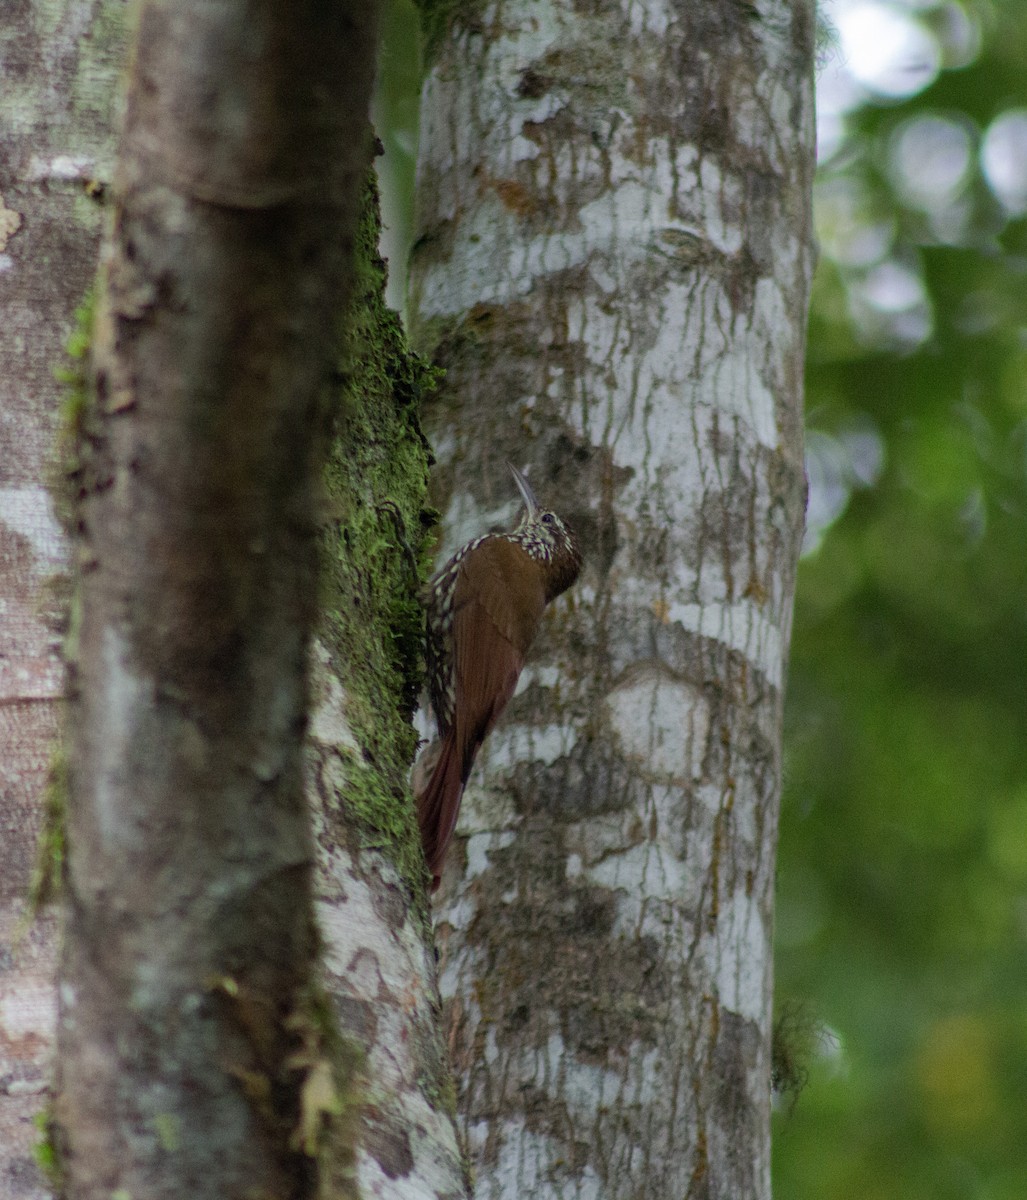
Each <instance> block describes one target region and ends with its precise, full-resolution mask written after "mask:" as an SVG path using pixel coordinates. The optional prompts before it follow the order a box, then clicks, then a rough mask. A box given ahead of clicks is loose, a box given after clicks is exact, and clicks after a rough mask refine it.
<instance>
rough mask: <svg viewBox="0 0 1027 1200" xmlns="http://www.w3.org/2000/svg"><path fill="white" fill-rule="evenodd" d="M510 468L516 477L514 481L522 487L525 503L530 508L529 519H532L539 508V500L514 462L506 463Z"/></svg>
mask: <svg viewBox="0 0 1027 1200" xmlns="http://www.w3.org/2000/svg"><path fill="white" fill-rule="evenodd" d="M506 465H507V466H508V467H509V468H510V473H511V474H512V475H513V477H514V482H515V483H516V484H517V486H518V488H520V492H521V495H522V496H523V497H524V504H525V507H526V508H527V510H528V520H529V521H530V520H532V518H533V517H534V516H535V514H536V513H537V512H538V510H539V502H538V500H536V499H535V493H534V492H533V491H532V490H531V484H530V483H528V481H527V479H525V478H524V476H523V475H522V474H521V472H520V471H518V470H517V468H516V467H515V466H514V465H513V463H507V464H506Z"/></svg>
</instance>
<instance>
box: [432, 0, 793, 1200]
mask: <svg viewBox="0 0 1027 1200" xmlns="http://www.w3.org/2000/svg"><path fill="white" fill-rule="evenodd" d="M812 20H813V16H812V5H811V4H807V3H805V2H804V0H795V2H794V3H785V2H782V0H760V2H759V3H757V4H754V5H744V6H743V5H737V4H734V3H727V2H726V0H713V2H711V3H709V4H697V5H690V6H680V5H673V4H671V3H669V2H666V0H647V2H643V3H640V2H637V0H623V2H622V3H620V4H616V3H614V4H607V5H601V6H597V7H595V8H593V9H590V10H588V11H587V12H586V11H583V10H582V9H581V8H580V6H572V5H570V4H560V3H543V4H539V3H536V2H528V0H523V2H518V0H507V2H503V3H497V4H490V5H488V6H487V7H486V8H485V10H484V11H483V12H479V13H477V14H476V16H475V19H474V22H473V26H471V27H469V28H464V27H461V26H459V25H458V26H457V27H456V28H455V29H454V30H453V31H452V34H451V37H450V38H449V40H448V41H447V42H446V43H445V44H444V45H443V46H442V48H441V50H440V51H439V53H438V57H437V59H436V61H435V63H434V65H433V68H432V70H431V72H430V74H429V77H428V80H427V83H426V86H425V92H424V103H423V111H422V135H421V138H422V140H421V159H420V167H419V191H418V200H419V208H420V213H419V228H418V231H417V232H418V236H419V240H418V242H417V245H416V249H415V255H414V261H413V278H412V288H411V301H412V313H413V321H414V322H415V326H416V328H417V330H419V338H420V341H421V343H422V345H424V346H425V347H427V348H429V349H431V350H434V351H435V352H436V353H437V354H438V356H439V357H440V359H441V361H442V362H443V363H444V365H446V367H447V368H448V372H449V374H448V379H447V385H448V391H447V394H446V396H445V407H444V408H442V407H441V406H440V409H439V411H438V412H437V413H436V414H435V416H434V417H433V422H434V424H433V428H432V429H431V432H432V434H433V436H434V438H435V445H436V451H437V454H438V457H439V472H438V479H439V482H440V499H441V500H442V501H443V503H444V505H445V507H446V518H447V528H448V537H447V546H446V547H444V549H443V553H444V552H445V550H446V549H448V548H449V547H450V546H452V545H454V544H456V543H458V542H459V541H461V540H463V539H464V538H467V537H470V536H473V535H475V534H477V533H481V532H484V530H485V529H486V528H487V527H488V526H489V524H490V523H491V522H493V521H494V520H495V518H496V516H497V515H499V514H500V513H501V512H502V508H501V505H502V499H503V497H505V496H506V495H509V493H510V489H509V488H508V487H507V486H506V484H505V481H504V479H503V469H502V465H501V464H502V459H503V458H504V457H511V458H513V459H514V460H515V461H518V462H520V463H523V462H525V461H526V460H529V459H530V460H531V461H532V463H533V464H534V470H533V473H532V477H533V480H534V482H535V483H536V485H537V487H536V490H538V491H539V492H540V493H541V494H542V496H543V498H544V499H546V500H547V501H548V502H549V503H550V504H551V505H552V506H553V507H555V508H557V509H559V510H560V511H561V513H562V514H563V515H565V516H568V517H569V518H570V520H571V522H572V524H576V525H577V526H578V527H579V528H580V530H581V532H582V534H583V538H584V541H585V548H586V555H587V563H586V570H585V573H584V575H583V577H582V580H581V581H580V582H579V584H578V585H577V587H576V588H575V589H574V590H573V592H572V593H571V594H570V595H569V596H568V597H567V598H566V599H565V600H564V601H561V602H558V603H557V604H556V605H555V606H554V609H555V611H554V612H553V613H552V614H551V619H550V620H549V621H548V624H547V629H546V632H545V634H544V636H543V638H542V639H541V640H542V643H543V644H542V645H541V646H540V647H539V652H538V661H537V662H536V663H535V664H534V666H533V668H532V669H531V670H529V672H527V673H526V676H527V677H526V679H525V680H524V681H523V682H522V687H521V690H520V695H519V697H518V698H516V699H515V700H514V702H513V704H512V705H511V708H510V710H509V712H508V715H507V719H506V720H505V722H504V724H503V725H502V726H501V728H500V729H498V730H497V731H496V733H495V734H494V735H493V737H492V739H491V741H490V742H489V743H488V744H487V745H486V749H485V751H484V753H483V754H482V756H481V759H480V766H479V768H478V769H477V771H476V774H475V776H474V777H473V778H472V783H471V786H470V787H469V788H468V791H467V794H466V796H465V799H464V808H463V813H462V817H461V822H460V825H459V827H458V833H459V835H460V837H459V838H458V846H457V848H456V849H455V850H454V852H453V854H452V856H451V863H450V866H451V871H450V873H449V876H448V879H447V883H446V885H445V887H444V891H443V899H442V901H441V902H440V904H439V905H438V906H437V913H438V930H439V936H440V941H441V943H442V945H443V947H444V955H443V973H442V980H441V984H442V992H443V997H444V1000H445V1001H446V1003H447V1005H448V1008H449V1023H450V1038H451V1042H452V1045H453V1052H454V1062H455V1066H456V1070H457V1075H458V1087H459V1091H460V1100H459V1104H460V1109H461V1117H462V1120H463V1122H464V1126H465V1130H466V1133H467V1137H468V1141H469V1145H470V1148H471V1152H472V1159H473V1165H474V1167H475V1171H476V1177H477V1186H478V1191H477V1194H478V1195H479V1197H481V1198H482V1200H494V1198H499V1197H513V1196H524V1195H531V1196H533V1197H536V1198H539V1197H546V1196H559V1197H572V1196H573V1197H576V1198H582V1197H593V1196H595V1197H599V1196H602V1197H604V1198H607V1200H608V1198H612V1197H628V1196H630V1197H632V1198H633V1200H635V1198H638V1197H643V1196H644V1197H652V1198H653V1200H657V1198H660V1200H663V1198H664V1197H667V1196H682V1195H688V1196H709V1197H723V1198H724V1200H728V1198H730V1200H738V1198H740V1197H761V1198H762V1197H767V1196H768V1195H769V1105H770V1085H769V1052H770V1040H769V1025H770V1021H769V1014H770V997H771V957H770V947H771V934H772V886H773V869H774V845H775V839H776V821H777V801H778V784H779V771H780V750H779V739H780V710H781V689H782V683H783V677H784V664H785V656H786V653H787V647H788V638H789V631H790V613H791V602H792V590H793V583H794V570H795V562H796V558H797V553H798V547H799V540H800V535H801V528H802V510H803V499H804V484H803V475H802V458H801V432H800V430H801V425H800V419H801V418H800V406H801V378H802V354H803V330H804V325H805V315H806V303H807V297H808V287H809V276H810V264H811V230H810V210H809V184H810V176H811V170H812V145H813V99H812V72H811V56H812V36H813V32H812V30H813V26H812ZM461 850H462V857H461Z"/></svg>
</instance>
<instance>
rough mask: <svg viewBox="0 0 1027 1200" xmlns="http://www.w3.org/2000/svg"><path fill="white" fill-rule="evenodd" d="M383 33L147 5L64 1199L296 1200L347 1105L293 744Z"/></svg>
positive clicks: (64, 1061) (97, 481) (76, 614)
mask: <svg viewBox="0 0 1027 1200" xmlns="http://www.w3.org/2000/svg"><path fill="white" fill-rule="evenodd" d="M374 37H375V29H374V20H373V9H372V8H370V7H369V6H366V5H345V4H339V5H330V6H324V5H321V4H317V3H313V2H309V3H308V2H304V3H301V4H298V5H290V6H284V5H281V4H274V3H268V2H264V3H260V4H257V5H253V4H249V3H243V2H241V0H240V2H238V3H225V4H220V5H218V6H215V7H214V8H212V7H211V6H210V5H209V4H206V3H203V2H202V0H150V2H149V3H146V4H144V5H143V6H142V8H141V10H140V14H139V28H138V33H137V38H136V45H135V52H134V56H133V61H132V70H131V78H130V83H129V91H128V101H127V115H126V122H125V129H124V133H123V137H122V145H121V150H120V155H119V163H118V170H117V173H116V177H115V185H114V196H113V222H112V232H111V236H110V239H109V242H108V244H107V246H106V248H105V255H104V261H103V269H102V272H101V279H100V285H99V293H98V300H97V311H96V320H95V327H94V345H93V362H94V372H93V385H94V396H93V398H92V400H91V403H90V404H89V405H88V407H87V408H86V409H85V411H83V412H82V413H80V414H79V415H78V421H79V450H80V453H81V460H80V462H79V463H78V464H76V466H75V468H74V469H73V470H72V469H71V468H69V472H70V474H71V476H72V479H73V482H74V485H75V487H76V488H77V492H78V497H77V508H76V525H77V529H76V542H77V545H76V555H77V561H78V566H79V575H80V582H79V593H78V596H77V598H76V601H75V605H74V608H73V617H72V620H73V631H72V638H71V653H70V662H69V672H70V674H69V678H70V695H69V699H70V701H71V704H72V708H71V768H70V775H69V813H68V840H69V855H68V860H67V873H66V881H65V882H66V889H67V928H66V935H65V942H64V946H63V952H62V966H61V989H60V997H61V1007H60V1021H59V1033H58V1038H59V1050H60V1060H59V1077H58V1096H57V1106H56V1121H57V1126H58V1133H59V1141H58V1146H59V1149H60V1158H61V1168H62V1170H63V1172H64V1173H65V1179H66V1190H67V1192H68V1194H69V1195H71V1196H76V1197H79V1196H80V1197H88V1196H97V1197H99V1196H103V1197H104V1198H105V1200H106V1198H107V1197H109V1196H110V1195H111V1194H112V1192H115V1191H118V1192H120V1193H125V1194H131V1195H140V1196H169V1197H170V1196H175V1197H179V1196H182V1195H190V1196H204V1195H210V1196H219V1197H220V1196H242V1195H274V1196H302V1195H310V1194H313V1193H314V1192H315V1191H316V1189H317V1187H318V1184H319V1181H318V1160H317V1152H318V1149H319V1144H320V1134H321V1132H322V1125H323V1124H324V1121H325V1118H328V1117H330V1116H331V1115H332V1114H333V1113H334V1112H336V1110H338V1109H339V1107H340V1099H339V1091H340V1088H342V1087H344V1086H345V1081H344V1080H341V1079H340V1078H339V1075H338V1072H337V1070H336V1068H337V1067H339V1065H340V1061H341V1058H342V1056H341V1055H339V1056H335V1059H336V1061H333V1055H332V1051H331V1048H330V1045H329V1041H330V1039H329V1036H328V1033H327V1031H326V1029H325V1028H324V1024H323V1016H322V1013H321V1003H320V1001H319V999H318V995H317V992H316V988H315V983H314V978H313V974H312V970H313V956H314V949H315V944H316V939H315V937H314V922H313V909H312V901H311V879H310V867H311V862H312V857H313V845H312V840H311V836H310V828H309V821H308V815H307V808H306V805H305V801H304V792H303V770H302V756H301V747H302V736H303V729H304V723H305V712H306V700H307V670H306V662H307V651H308V640H309V635H310V631H311V628H312V625H313V621H314V617H315V613H316V611H317V593H316V571H315V564H316V538H315V533H316V519H317V501H318V499H319V497H320V487H321V485H320V470H321V465H322V462H323V457H324V451H325V449H326V446H327V438H326V434H327V422H328V418H329V406H328V394H329V381H330V375H331V373H332V371H333V369H334V368H335V363H336V359H337V354H338V338H339V331H340V319H341V313H342V311H343V307H344V305H345V302H346V298H347V295H348V292H349V287H350V280H351V257H352V249H353V241H354V231H355V223H356V216H357V206H358V200H359V195H360V191H361V188H362V185H363V179H364V176H365V173H366V170H367V166H368V163H369V161H370V156H369V150H370V140H369V129H368V123H367V111H368V101H369V95H370V87H371V79H372V67H373V61H374V45H375V42H374Z"/></svg>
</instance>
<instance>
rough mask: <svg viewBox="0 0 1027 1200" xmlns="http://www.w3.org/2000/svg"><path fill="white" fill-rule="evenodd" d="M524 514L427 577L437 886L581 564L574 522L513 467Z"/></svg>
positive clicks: (420, 812) (431, 857) (423, 801)
mask: <svg viewBox="0 0 1027 1200" xmlns="http://www.w3.org/2000/svg"><path fill="white" fill-rule="evenodd" d="M510 470H511V471H512V472H513V477H514V479H515V480H516V481H517V486H518V488H520V492H521V495H522V496H523V498H524V506H525V513H524V517H523V518H522V520H521V522H520V524H519V525H518V526H517V528H516V529H514V530H513V532H512V533H488V534H486V535H485V536H484V537H478V538H475V539H474V540H473V541H470V542H468V543H467V545H465V546H461V547H460V549H459V550H458V551H457V552H456V553H455V554H454V555H453V557H452V558H451V559H450V560H449V562H447V563H446V565H445V566H444V567H443V568H442V569H441V570H440V571H438V572H437V573H436V574H435V576H434V577H433V578H432V580H431V582H430V583H429V584H428V590H427V595H426V601H425V609H426V617H427V619H426V626H427V630H426V632H427V639H426V648H427V653H426V659H427V666H428V693H429V697H430V699H431V706H432V710H433V711H434V713H435V720H436V723H437V724H438V729H439V739H440V742H439V744H438V747H437V757H436V759H435V762H434V765H433V766H432V768H431V775H430V778H429V779H428V782H427V784H426V785H425V786H424V787H423V788H422V789H420V791H419V794H418V796H417V818H418V822H419V824H420V827H421V842H422V845H423V846H424V856H425V859H426V861H427V863H428V869H429V870H430V871H431V873H432V877H433V878H432V891H434V890H435V889H436V888H437V887H438V886H439V880H440V878H441V876H442V864H443V861H444V859H445V855H446V847H447V846H448V845H449V839H450V838H451V837H452V835H453V829H454V828H455V826H456V818H457V814H458V813H459V811H460V798H461V796H462V795H463V790H464V784H466V782H467V778H468V776H469V775H470V773H471V767H472V766H473V765H474V758H475V755H476V754H477V753H478V750H479V748H480V746H481V744H482V742H483V741H484V740H485V738H486V737H487V736H488V734H489V732H490V731H491V730H492V727H493V726H494V725H495V723H496V721H497V720H498V719H499V715H500V713H501V712H502V711H503V709H504V708H505V707H506V704H507V701H508V700H509V699H510V697H511V696H512V695H513V691H514V688H515V687H516V685H517V677H518V676H519V675H520V673H521V668H522V667H523V666H524V660H525V658H526V657H527V654H528V650H529V649H530V647H531V643H532V642H533V641H534V640H535V635H536V633H537V632H538V628H539V624H540V623H541V620H542V613H543V610H544V609H545V607H546V605H547V604H548V603H549V602H550V601H551V600H554V599H555V598H556V597H557V596H559V595H560V593H561V592H565V591H566V590H567V589H568V588H569V587H570V586H571V584H572V583H573V582H574V581H575V580H576V579H577V577H578V572H579V571H580V570H581V551H580V550H579V549H578V543H577V540H576V539H575V537H574V534H573V533H572V532H571V530H570V529H569V528H568V526H567V524H566V523H565V522H564V521H563V520H562V519H561V518H560V517H558V516H557V515H556V513H555V512H552V511H550V510H549V509H546V508H542V507H541V506H540V505H539V502H538V501H537V500H536V499H535V493H534V492H533V491H532V490H531V487H530V486H529V485H528V481H527V480H526V479H525V478H524V476H523V475H522V474H521V473H520V471H518V470H517V468H516V467H513V466H511V467H510Z"/></svg>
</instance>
